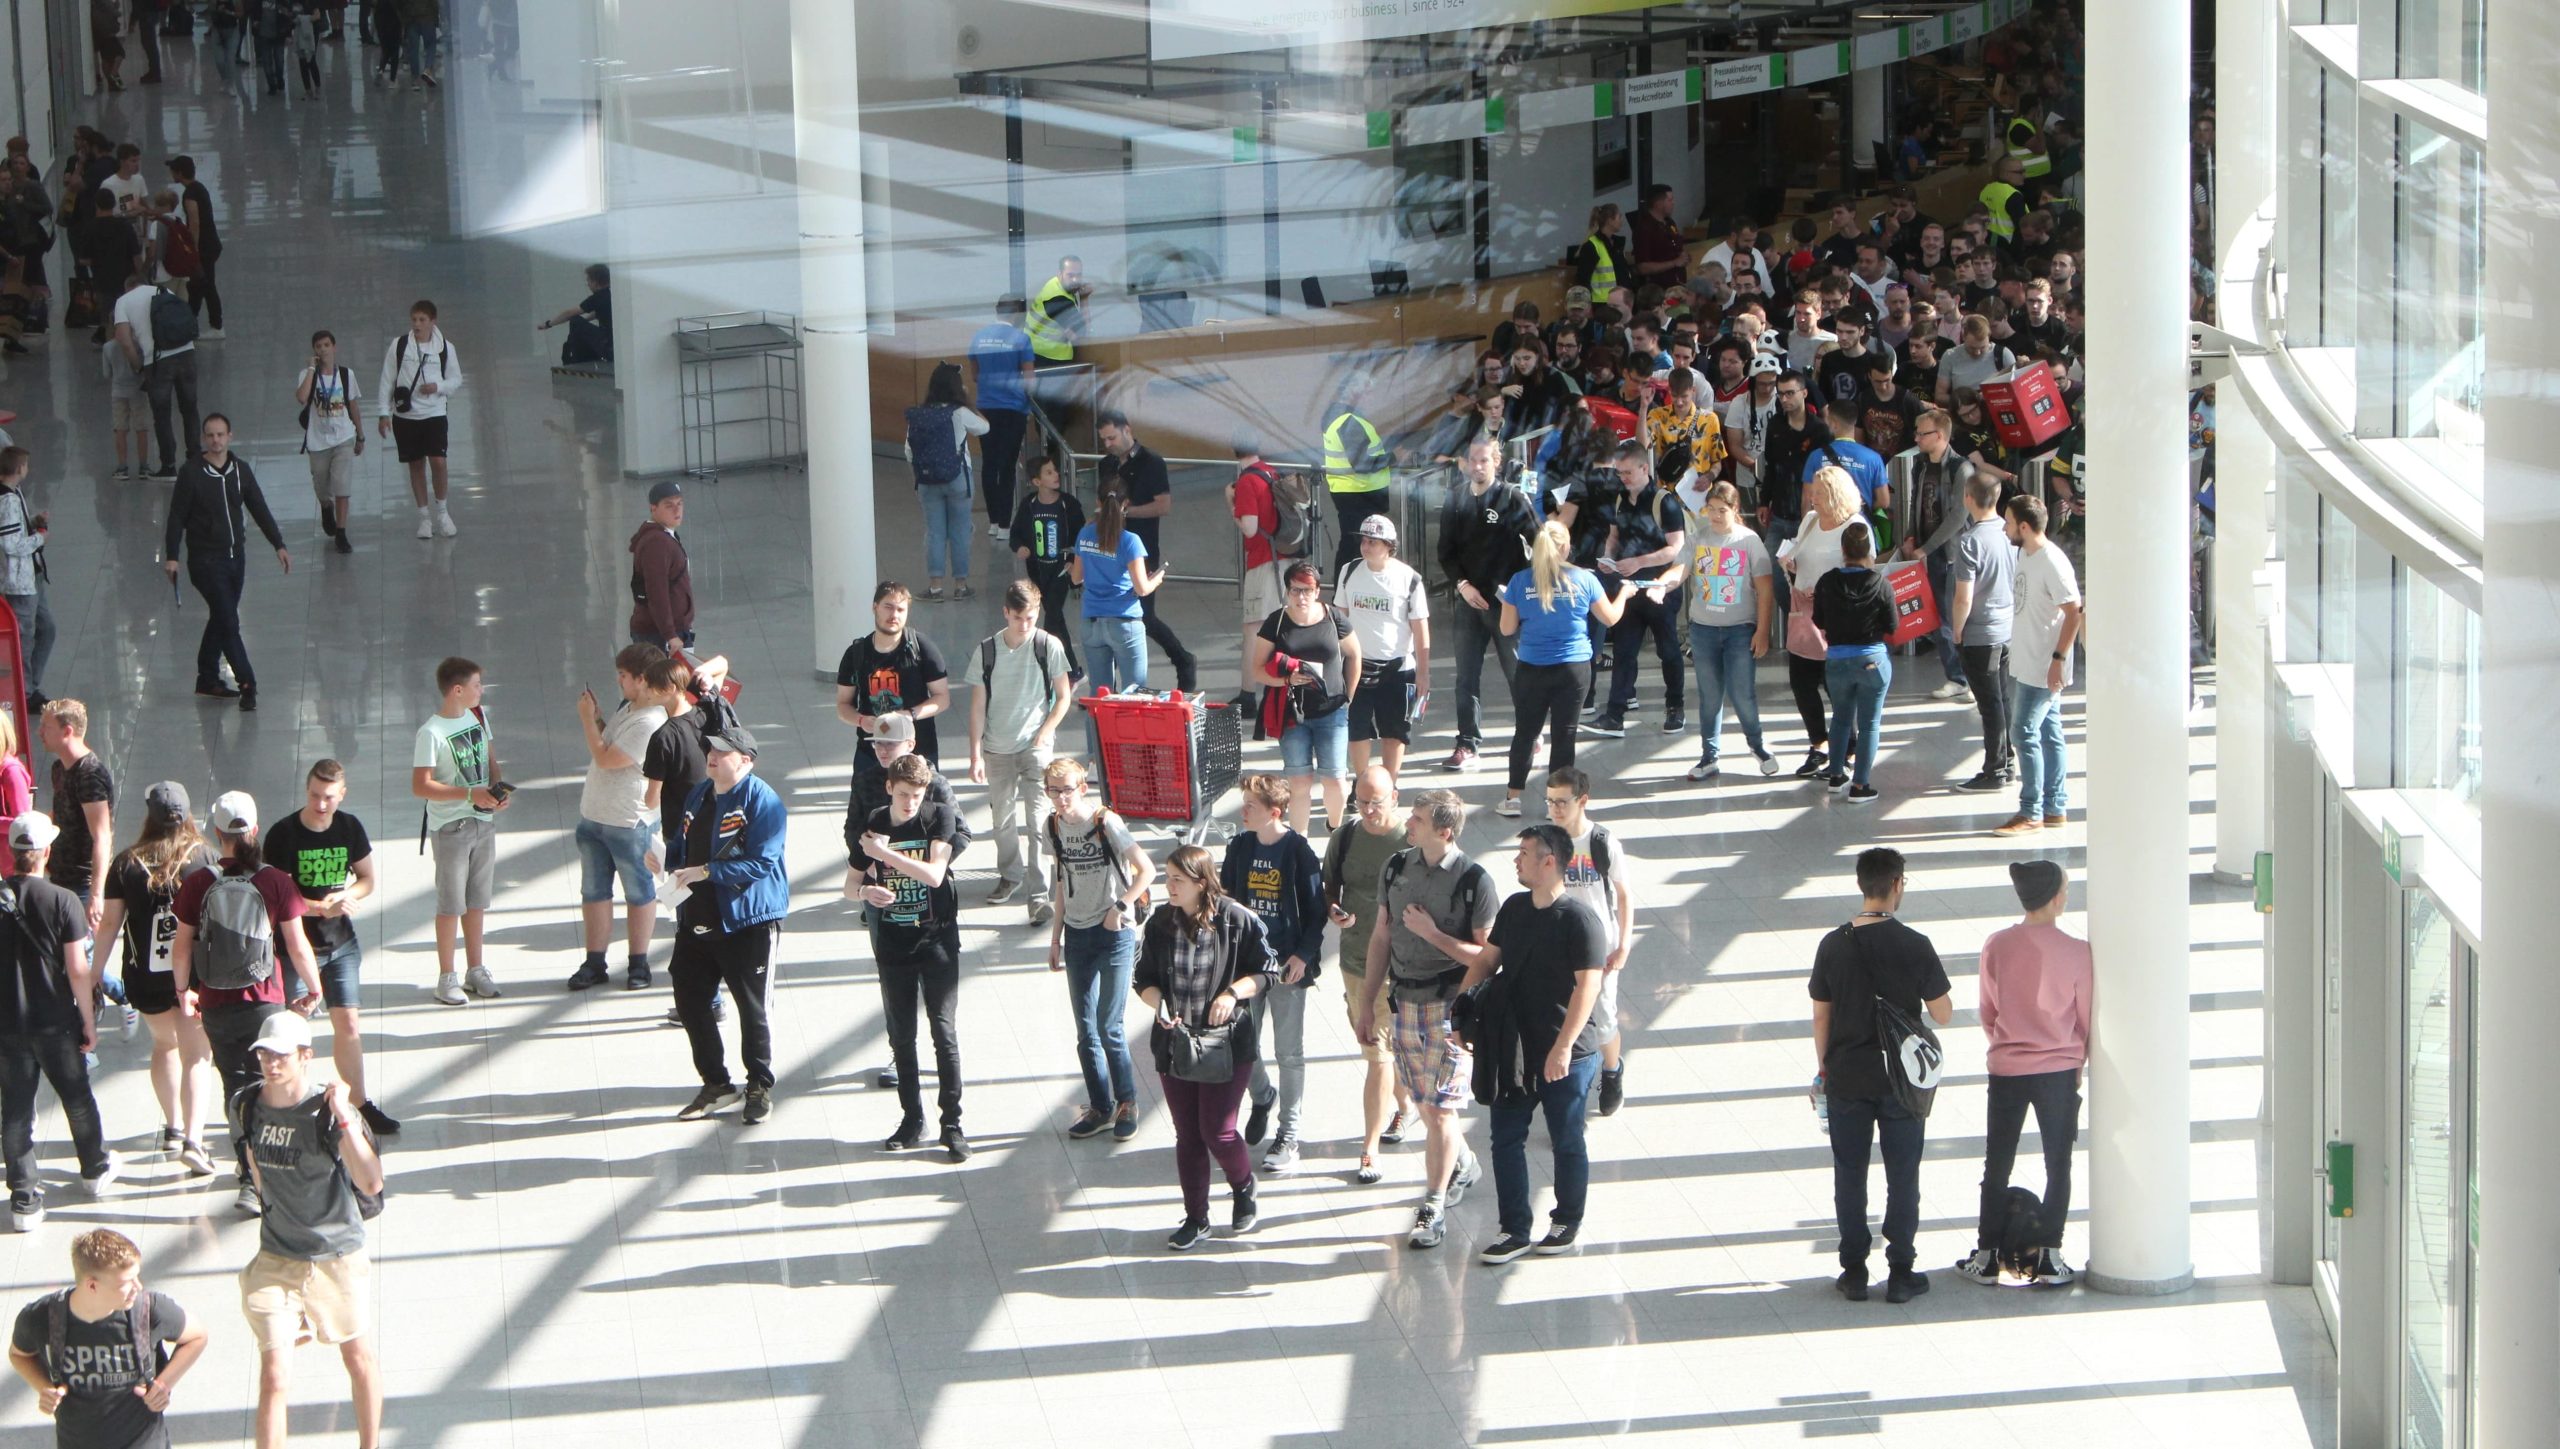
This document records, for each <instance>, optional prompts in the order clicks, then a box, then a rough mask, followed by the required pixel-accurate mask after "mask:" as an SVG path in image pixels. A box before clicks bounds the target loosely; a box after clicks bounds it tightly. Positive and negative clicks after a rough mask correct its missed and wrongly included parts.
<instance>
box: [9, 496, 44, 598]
mask: <svg viewBox="0 0 2560 1449" xmlns="http://www.w3.org/2000/svg"><path fill="white" fill-rule="evenodd" d="M43 552H44V535H43V534H41V533H38V532H36V529H35V515H34V514H33V513H31V512H30V511H29V510H28V508H27V495H25V494H24V493H21V492H19V491H18V490H17V489H15V488H0V594H7V595H10V596H11V597H13V598H25V597H26V596H27V595H29V594H32V593H34V592H35V591H36V556H37V555H38V554H41V553H43Z"/></svg>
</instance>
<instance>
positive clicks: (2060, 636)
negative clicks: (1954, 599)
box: [1992, 494, 2080, 839]
mask: <svg viewBox="0 0 2560 1449" xmlns="http://www.w3.org/2000/svg"><path fill="white" fill-rule="evenodd" d="M2005 511H2006V512H2007V514H2008V519H2009V523H2008V534H2009V541H2010V542H2011V543H2013V544H2015V545H2017V548H2018V573H2017V578H2016V581H2015V582H2014V583H2013V584H2012V586H2011V587H2012V591H2013V593H2014V595H2015V597H2016V600H2017V604H2016V611H2015V613H2014V614H2013V616H2012V618H2011V622H2010V625H2009V630H2010V635H2009V638H2010V644H2009V656H2010V660H2011V670H2012V678H2013V679H2014V681H2015V683H2016V687H2017V703H2016V705H2015V707H2013V708H2012V709H2011V710H2010V712H2009V729H2010V737H2011V738H2012V739H2013V740H2015V741H2016V743H2017V749H2018V813H2017V814H2016V815H2015V816H2012V817H2011V818H2010V819H2009V821H2008V822H2007V823H2006V824H2003V825H2001V826H2000V827H1999V828H1998V829H1996V830H1994V831H1992V834H1994V835H1998V836H2002V837H2004V838H2008V839H2015V838H2016V837H2018V836H2021V835H2032V834H2034V833H2035V832H2036V831H2038V830H2048V829H2059V828H2061V827H2062V826H2064V825H2068V824H2070V823H2071V815H2070V805H2071V793H2070V778H2069V762H2068V761H2067V760H2066V759H2065V758H2064V757H2063V752H2062V751H2063V738H2062V691H2064V690H2066V689H2068V688H2070V687H2071V646H2072V645H2074V644H2075V643H2077V642H2079V638H2080V578H2079V575H2078V574H2077V573H2075V572H2074V571H2073V569H2072V567H2071V560H2070V558H2069V557H2067V556H2066V555H2065V554H2064V553H2063V552H2062V550H2061V549H2058V548H2056V547H2054V546H2053V543H2052V541H2051V540H2049V539H2047V538H2046V537H2045V531H2044V530H2045V511H2044V500H2043V499H2041V498H2037V497H2034V496H2032V495H2029V494H2020V495H2019V496H2017V497H2015V498H2012V499H2010V500H2009V502H2008V503H2007V505H2006V507H2005Z"/></svg>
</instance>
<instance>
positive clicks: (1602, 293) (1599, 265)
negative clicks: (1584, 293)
mask: <svg viewBox="0 0 2560 1449" xmlns="http://www.w3.org/2000/svg"><path fill="white" fill-rule="evenodd" d="M1583 245H1585V246H1587V247H1589V248H1591V300H1592V301H1594V302H1598V301H1603V300H1605V299H1607V297H1608V295H1609V292H1610V289H1611V288H1613V287H1615V286H1617V285H1618V263H1617V261H1616V259H1615V258H1613V257H1611V256H1610V255H1609V247H1608V244H1607V243H1606V242H1605V241H1604V240H1603V239H1602V238H1601V236H1600V234H1599V233H1597V232H1594V233H1592V234H1591V235H1590V236H1589V237H1587V238H1585V239H1584V241H1583Z"/></svg>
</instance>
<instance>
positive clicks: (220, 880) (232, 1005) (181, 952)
mask: <svg viewBox="0 0 2560 1449" xmlns="http://www.w3.org/2000/svg"><path fill="white" fill-rule="evenodd" d="M205 824H206V826H207V827H208V828H210V829H211V830H212V832H213V839H214V847H215V849H216V850H217V851H218V852H219V853H220V859H219V860H218V861H217V862H216V863H215V864H214V865H211V866H205V867H200V868H199V869H197V870H195V871H193V872H190V873H189V874H188V876H187V878H186V879H185V880H183V881H180V882H179V883H178V898H177V899H176V900H175V901H174V902H172V903H171V905H170V912H171V914H173V915H175V916H176V917H177V919H178V934H177V936H176V937H175V938H174V939H173V940H172V941H171V942H170V946H169V972H170V975H171V976H172V977H174V978H175V980H174V982H173V984H174V985H175V986H176V987H177V990H178V1009H179V1010H180V1011H183V1012H189V1013H192V1014H194V1015H196V1016H198V1017H200V1018H201V1019H202V1020H203V1022H204V1035H205V1041H206V1042H207V1043H208V1044H209V1045H210V1046H211V1047H212V1048H213V1069H214V1070H215V1071H216V1072H219V1073H221V1074H222V1098H223V1100H224V1101H225V1102H227V1103H230V1104H232V1106H231V1111H232V1116H233V1119H234V1120H233V1126H234V1129H235V1131H234V1137H233V1143H232V1148H233V1151H232V1156H233V1159H234V1162H235V1165H236V1168H237V1172H238V1175H239V1179H240V1195H239V1197H238V1198H237V1199H236V1200H235V1202H234V1205H235V1206H236V1207H237V1208H238V1209H239V1210H240V1212H241V1214H242V1215H243V1216H245V1217H256V1216H258V1215H259V1214H260V1212H262V1211H263V1200H262V1198H261V1197H260V1195H259V1192H258V1186H257V1181H256V1178H255V1176H254V1174H253V1173H252V1172H251V1170H250V1167H249V1157H248V1153H247V1151H246V1149H245V1146H244V1145H243V1144H242V1143H241V1141H240V1140H239V1138H238V1134H237V1131H236V1129H237V1126H238V1120H237V1119H238V1114H239V1107H238V1103H239V1100H240V1097H241V1095H242V1094H243V1093H247V1092H254V1091H255V1090H257V1085H258V1061H257V1057H256V1053H255V1052H254V1051H253V1050H252V1048H253V1047H254V1045H255V1043H256V1042H257V1039H258V1036H259V1034H260V1033H261V1032H263V1031H264V1030H265V1029H266V1023H267V1020H268V1018H270V1017H275V1016H291V1017H293V1018H294V1023H293V1024H294V1025H295V1026H299V1027H302V1033H303V1042H304V1044H305V1045H308V1044H309V1042H310V1039H311V1029H310V1028H309V1027H308V1026H304V1025H303V1021H302V1018H304V1017H307V1016H308V1015H310V1013H312V1012H313V1011H315V1010H317V1009H319V1007H320V1004H321V1003H322V1001H323V1000H325V999H326V994H325V992H324V990H323V988H322V986H321V983H320V968H319V963H318V962H316V961H314V960H313V959H312V956H311V940H310V938H309V937H307V936H305V935H304V934H303V933H302V929H301V927H300V926H298V925H297V924H296V922H298V921H300V920H301V919H302V916H303V904H302V892H301V891H300V890H298V889H296V888H295V887H294V884H293V878H292V877H291V876H288V875H286V874H285V873H284V872H283V871H280V870H278V869H276V868H275V867H274V866H272V865H269V864H267V862H266V857H265V855H264V853H263V851H262V848H261V846H260V844H259V840H258V802H257V801H255V800H253V799H251V798H249V796H248V795H247V794H245V793H243V792H241V791H238V790H231V791H227V792H225V793H223V794H221V795H218V796H215V797H214V801H213V809H212V810H211V811H209V812H207V813H206V815H205ZM288 967H290V968H291V970H292V971H293V974H294V978H295V980H296V981H297V982H298V983H299V984H300V990H298V991H297V992H296V993H295V994H294V996H293V998H292V1000H291V1001H290V1002H288V1001H287V1000H286V998H285V983H284V974H285V970H286V969H287V968H288Z"/></svg>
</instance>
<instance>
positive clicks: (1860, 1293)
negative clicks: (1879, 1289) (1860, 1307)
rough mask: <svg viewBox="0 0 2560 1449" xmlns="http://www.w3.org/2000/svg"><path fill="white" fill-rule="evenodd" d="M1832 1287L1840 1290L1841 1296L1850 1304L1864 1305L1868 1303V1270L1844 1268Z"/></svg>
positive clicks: (1833, 1281)
mask: <svg viewBox="0 0 2560 1449" xmlns="http://www.w3.org/2000/svg"><path fill="white" fill-rule="evenodd" d="M1831 1286H1832V1287H1834V1288H1837V1289H1839V1290H1840V1296H1841V1297H1843V1298H1846V1299H1848V1300H1849V1301H1850V1302H1852V1303H1864V1302H1866V1301H1867V1270H1866V1269H1864V1268H1843V1269H1841V1270H1840V1276H1839V1277H1837V1278H1834V1279H1832V1280H1831Z"/></svg>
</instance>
